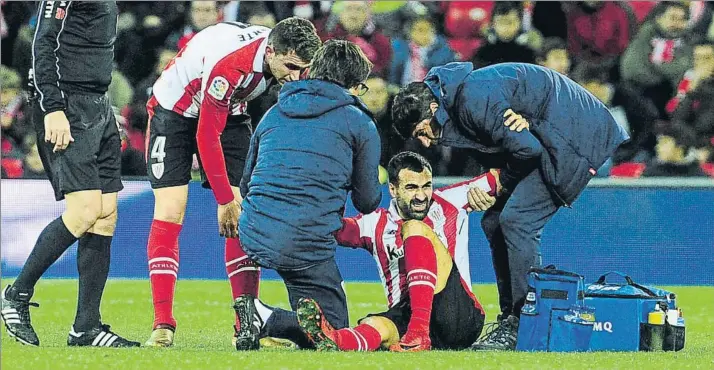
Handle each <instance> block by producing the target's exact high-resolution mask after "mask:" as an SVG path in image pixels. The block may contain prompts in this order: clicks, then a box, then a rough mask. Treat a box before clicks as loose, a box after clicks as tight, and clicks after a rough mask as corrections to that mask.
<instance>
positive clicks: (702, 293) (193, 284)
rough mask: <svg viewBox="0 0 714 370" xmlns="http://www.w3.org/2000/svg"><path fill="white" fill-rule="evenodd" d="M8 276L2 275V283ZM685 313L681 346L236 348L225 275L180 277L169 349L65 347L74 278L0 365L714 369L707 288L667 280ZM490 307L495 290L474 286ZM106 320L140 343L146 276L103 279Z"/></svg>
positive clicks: (365, 308) (379, 296) (265, 289)
mask: <svg viewBox="0 0 714 370" xmlns="http://www.w3.org/2000/svg"><path fill="white" fill-rule="evenodd" d="M7 283H8V282H7V281H4V282H3V285H4V284H7ZM261 284H262V285H261V298H262V299H263V300H264V301H266V302H267V303H273V304H275V305H276V306H280V307H284V308H285V307H287V294H286V293H285V289H284V286H283V285H282V283H280V282H273V281H267V282H262V283H261ZM670 289H672V290H673V291H675V292H676V293H678V298H679V304H680V306H681V307H682V309H683V311H684V316H685V319H686V320H687V342H686V348H685V349H684V351H682V352H679V353H670V352H668V353H581V354H557V353H513V352H511V353H485V352H481V353H476V352H469V351H462V352H444V351H433V352H423V353H414V354H401V353H387V352H378V353H317V352H312V351H297V350H281V349H269V350H262V351H259V352H242V353H239V352H236V351H235V350H234V349H233V348H232V347H231V344H230V338H231V335H232V330H233V329H232V327H231V325H232V322H233V321H232V320H233V310H232V309H231V299H230V289H229V287H228V282H226V281H197V280H184V281H179V283H178V286H177V290H176V305H175V315H176V318H177V320H178V322H179V328H178V331H177V333H176V344H175V346H174V347H173V348H168V349H154V348H139V349H101V348H68V347H67V346H66V340H67V333H68V331H69V329H70V325H71V324H72V321H73V319H74V313H75V309H76V296H77V282H76V280H42V281H41V282H40V283H39V285H38V286H37V289H36V290H35V291H36V293H35V297H34V301H37V302H38V303H40V306H41V307H40V308H31V310H32V311H31V312H32V322H33V325H34V326H35V329H36V330H37V333H38V335H39V336H40V341H41V343H42V347H40V348H32V347H26V346H21V345H20V344H19V343H17V342H15V341H14V340H12V339H11V338H9V337H8V336H7V333H6V332H5V329H4V328H3V330H2V344H1V354H0V355H1V357H2V362H1V365H2V369H3V370H11V369H31V370H39V369H166V370H173V369H211V370H218V369H276V370H277V369H388V370H404V369H438V370H444V369H483V368H494V369H594V368H621V369H641V368H642V369H645V368H649V369H653V368H667V369H682V368H700V369H714V334H713V333H712V332H714V287H671V288H670ZM475 290H476V294H477V295H478V296H479V298H480V299H481V301H482V303H484V305H485V306H486V309H487V321H492V320H493V319H494V317H495V315H496V302H497V299H496V289H495V286H493V285H475ZM347 296H348V300H349V305H350V315H351V322H352V323H354V322H355V321H356V320H357V319H358V318H360V317H362V316H364V315H365V314H367V313H370V312H379V311H382V310H384V308H385V305H386V303H385V299H384V293H383V290H382V288H381V286H380V285H379V284H378V283H348V284H347ZM102 313H103V321H104V322H106V323H108V324H111V325H112V329H113V330H116V332H117V333H118V334H120V335H123V336H126V337H128V338H130V339H134V340H139V341H141V342H142V343H143V342H144V341H146V339H147V338H148V335H149V332H150V328H151V322H152V309H151V292H150V290H149V282H148V281H147V280H110V281H109V282H108V284H107V289H106V293H105V295H104V301H103V303H102Z"/></svg>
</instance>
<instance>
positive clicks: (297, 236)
mask: <svg viewBox="0 0 714 370" xmlns="http://www.w3.org/2000/svg"><path fill="white" fill-rule="evenodd" d="M379 156H380V139H379V135H378V133H377V128H376V126H375V124H374V121H373V120H372V117H371V115H370V114H369V111H368V110H367V108H366V107H365V106H364V105H363V103H362V102H361V101H360V100H359V99H358V98H356V97H355V96H353V95H350V94H349V93H348V92H347V90H345V89H343V88H342V87H340V86H339V85H336V84H334V83H331V82H327V81H322V80H304V81H296V82H290V83H288V84H286V85H285V86H283V88H282V89H281V91H280V95H279V100H278V103H277V104H276V105H275V106H273V107H272V108H271V109H270V110H269V111H268V112H267V113H266V114H265V116H264V117H263V119H262V120H261V121H260V123H259V124H258V127H257V128H256V131H255V133H254V134H253V136H252V138H251V144H250V150H249V152H248V157H247V158H246V165H245V170H244V174H243V178H242V180H241V185H240V188H241V194H242V196H243V198H244V200H243V204H242V206H243V213H242V215H241V217H240V226H239V234H240V240H241V244H242V245H243V248H244V249H245V251H246V253H247V254H248V255H249V256H250V257H251V258H252V259H253V260H254V261H256V262H257V263H259V264H260V265H262V266H265V267H268V268H272V269H275V270H300V269H304V268H307V267H310V266H313V265H316V264H318V263H320V262H323V261H326V260H328V259H331V258H333V257H334V253H335V248H336V247H337V242H336V241H335V238H334V236H333V233H334V232H335V231H337V230H339V229H340V228H341V227H342V213H343V210H344V207H345V202H346V200H347V193H348V191H352V201H353V203H354V205H355V208H357V210H358V211H359V212H362V213H369V212H372V211H374V210H375V209H376V208H377V206H378V205H379V203H380V201H381V196H382V195H381V190H380V184H379V179H378V173H377V172H378V166H379Z"/></svg>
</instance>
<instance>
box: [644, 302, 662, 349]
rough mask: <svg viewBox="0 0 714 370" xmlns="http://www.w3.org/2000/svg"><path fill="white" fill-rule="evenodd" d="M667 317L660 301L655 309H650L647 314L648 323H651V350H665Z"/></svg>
mask: <svg viewBox="0 0 714 370" xmlns="http://www.w3.org/2000/svg"><path fill="white" fill-rule="evenodd" d="M665 318H666V314H665V312H664V311H662V308H661V307H660V305H659V303H656V304H655V308H654V311H650V313H649V314H648V315H647V323H648V324H650V351H662V350H664V349H663V345H664V329H665V328H664V322H665Z"/></svg>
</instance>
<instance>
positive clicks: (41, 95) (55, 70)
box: [1, 1, 139, 347]
mask: <svg viewBox="0 0 714 370" xmlns="http://www.w3.org/2000/svg"><path fill="white" fill-rule="evenodd" d="M117 13H118V10H117V5H116V3H115V2H108V1H102V2H76V1H43V2H41V3H40V7H39V9H38V13H37V30H36V31H35V38H34V40H33V43H32V71H33V76H34V77H33V84H34V87H35V90H36V91H35V97H34V99H33V115H34V117H33V118H34V122H35V129H36V130H37V136H38V138H42V137H44V139H45V140H44V142H41V143H40V145H39V151H40V156H41V158H42V164H43V165H44V167H45V171H46V172H47V176H48V177H49V180H50V182H51V183H52V187H53V189H54V193H55V198H56V199H57V200H58V201H59V200H62V199H65V200H66V209H65V211H64V213H62V216H61V217H59V218H57V219H56V220H54V221H52V222H51V223H50V224H49V225H47V227H45V229H44V230H42V233H40V236H39V238H38V239H37V243H36V244H35V247H34V249H33V250H32V253H31V254H30V256H29V257H28V259H27V261H26V262H25V265H24V267H23V268H22V271H21V272H20V275H19V276H18V277H17V280H15V282H14V283H13V284H12V285H11V286H8V287H6V288H5V289H4V290H3V291H2V310H1V316H2V320H3V321H4V322H5V327H6V328H7V331H8V334H9V335H10V336H11V337H14V338H15V339H17V340H18V341H19V342H21V343H23V344H29V345H35V346H38V345H39V344H40V340H39V339H38V338H37V334H36V333H35V330H34V329H33V328H32V324H31V322H30V312H29V306H38V305H37V304H36V303H32V302H30V298H31V297H32V294H33V291H34V287H35V284H36V283H37V281H38V280H39V278H40V276H42V274H43V273H44V272H45V271H46V270H47V269H48V268H49V267H50V266H51V265H52V264H53V263H54V262H55V261H56V260H57V259H58V258H59V257H60V256H61V255H62V253H64V251H65V250H67V248H69V246H70V245H72V244H74V242H75V241H77V240H79V246H78V249H77V268H78V270H79V297H78V299H77V300H78V303H77V315H76V317H75V320H74V325H73V326H72V329H71V330H70V332H69V337H68V339H67V344H68V345H70V346H99V347H136V346H139V343H138V342H132V341H128V340H126V339H124V338H122V337H120V336H118V335H117V334H115V333H113V332H112V331H111V330H110V328H109V325H105V324H103V323H102V322H101V319H100V315H99V306H100V301H101V298H102V293H103V291H104V285H105V283H106V281H107V276H108V274H109V257H110V252H109V250H110V245H111V240H112V235H114V227H115V225H116V220H117V192H118V191H120V190H121V189H123V185H122V183H121V176H120V175H121V169H120V164H121V139H120V136H119V129H118V126H117V124H116V121H115V119H114V114H113V112H112V108H111V105H110V103H109V100H108V97H107V95H106V91H107V88H108V87H109V83H110V82H111V73H112V64H113V61H114V40H115V38H116V26H117Z"/></svg>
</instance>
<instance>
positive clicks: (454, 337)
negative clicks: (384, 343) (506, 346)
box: [360, 264, 485, 350]
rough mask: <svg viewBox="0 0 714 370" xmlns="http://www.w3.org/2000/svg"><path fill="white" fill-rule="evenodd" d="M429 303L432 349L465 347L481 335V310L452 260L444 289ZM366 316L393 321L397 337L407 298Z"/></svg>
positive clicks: (406, 316) (407, 315) (403, 327)
mask: <svg viewBox="0 0 714 370" xmlns="http://www.w3.org/2000/svg"><path fill="white" fill-rule="evenodd" d="M432 307H433V308H432V310H431V325H430V327H429V331H430V338H431V346H432V348H433V349H450V350H458V349H464V348H468V347H470V346H471V345H472V344H473V343H474V342H475V341H476V339H478V337H479V336H480V335H481V330H482V329H483V323H484V319H485V317H484V314H483V312H481V310H479V309H478V308H476V306H475V305H474V301H473V300H472V299H471V297H470V296H469V294H468V293H467V292H466V289H465V288H464V286H463V285H461V276H460V275H459V271H458V270H457V268H456V265H455V264H454V266H453V268H452V269H451V273H450V274H449V278H448V280H447V281H446V286H445V287H444V290H442V291H441V292H439V293H438V294H436V295H434V303H433V304H432ZM370 316H382V317H385V318H387V319H389V320H391V321H392V322H394V325H396V327H397V331H399V337H400V338H401V337H403V336H404V334H406V332H407V326H409V320H410V319H411V317H412V308H411V305H410V304H409V299H408V298H405V299H402V301H401V302H399V303H398V304H397V305H396V306H394V307H392V308H390V309H389V310H388V311H387V312H382V313H377V314H371V315H367V317H370ZM360 321H361V320H360Z"/></svg>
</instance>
